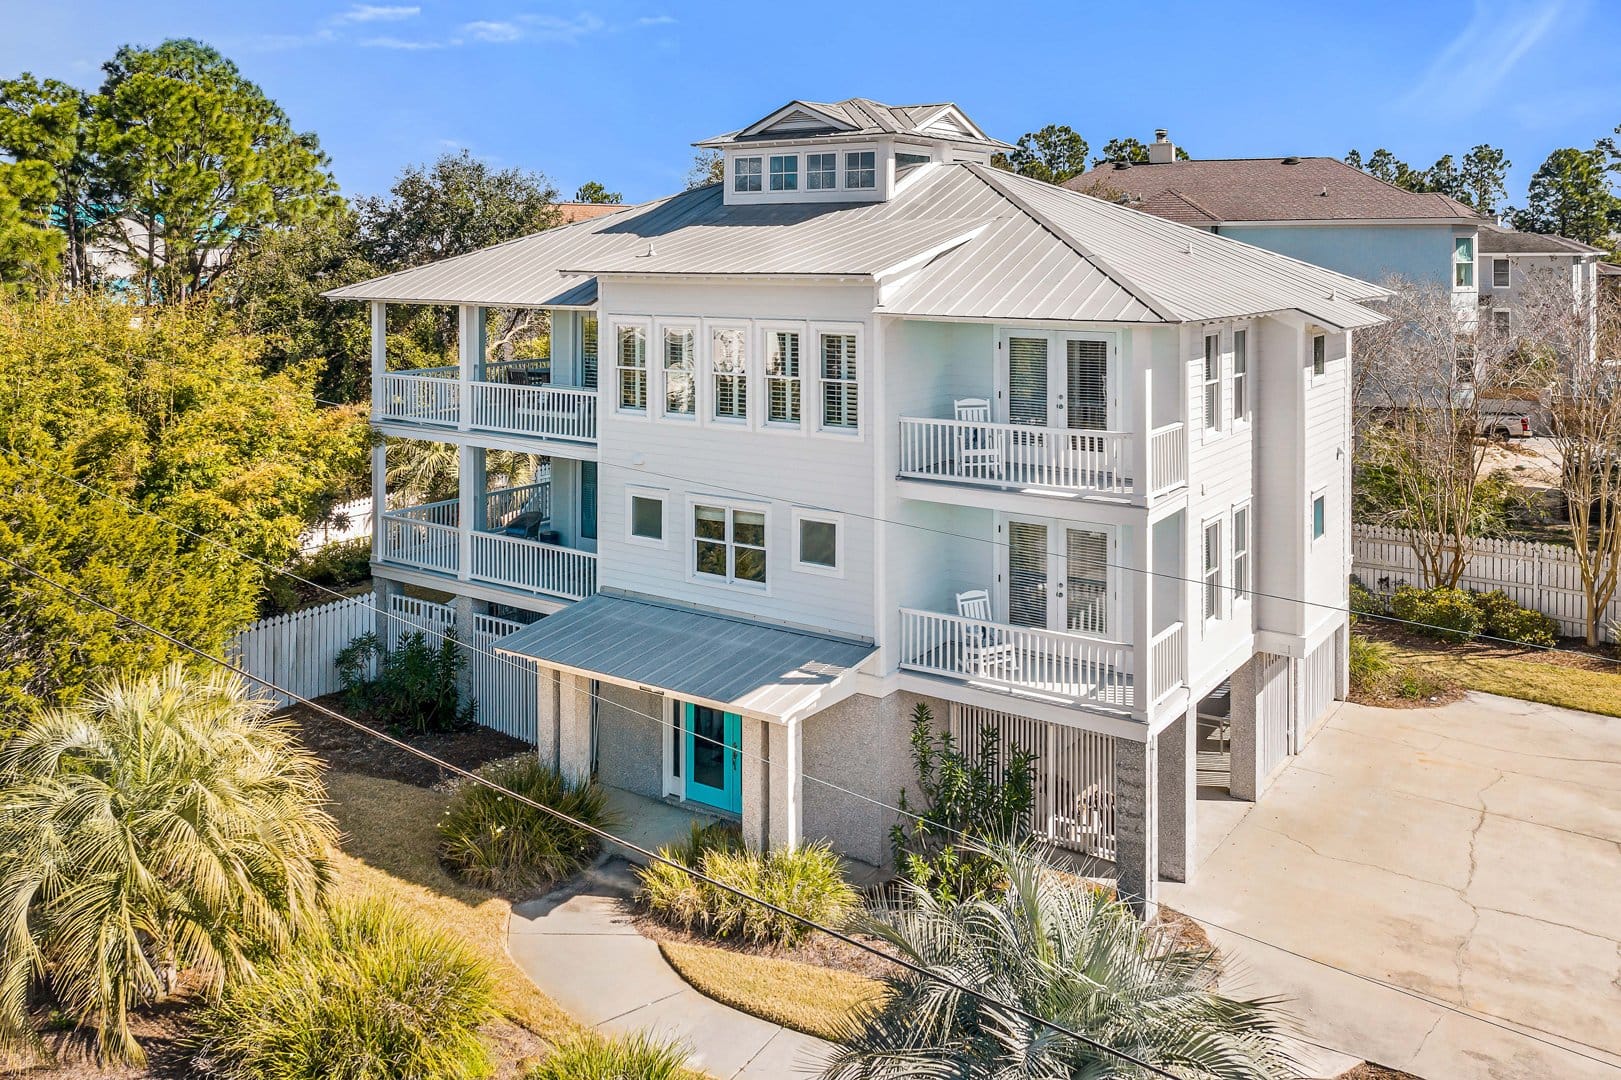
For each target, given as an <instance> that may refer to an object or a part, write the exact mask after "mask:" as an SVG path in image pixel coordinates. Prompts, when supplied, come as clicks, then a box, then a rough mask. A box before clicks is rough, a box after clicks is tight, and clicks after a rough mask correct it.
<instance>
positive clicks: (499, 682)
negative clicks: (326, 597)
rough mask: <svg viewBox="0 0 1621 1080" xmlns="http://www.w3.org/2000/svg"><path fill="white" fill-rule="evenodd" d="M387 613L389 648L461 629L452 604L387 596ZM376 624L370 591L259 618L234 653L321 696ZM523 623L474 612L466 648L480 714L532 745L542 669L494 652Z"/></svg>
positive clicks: (295, 688) (251, 668) (334, 686)
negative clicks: (413, 637) (343, 659)
mask: <svg viewBox="0 0 1621 1080" xmlns="http://www.w3.org/2000/svg"><path fill="white" fill-rule="evenodd" d="M389 614H390V615H391V616H392V618H390V619H389V620H388V627H387V632H386V633H385V635H384V637H385V639H386V641H387V643H388V647H389V648H390V649H395V648H398V647H399V644H400V642H401V641H403V640H404V638H405V636H406V635H407V634H409V633H411V632H412V630H413V629H415V630H421V631H423V632H424V633H426V634H427V635H428V643H429V644H430V645H432V644H437V643H438V640H439V635H440V634H447V633H450V632H451V631H452V630H454V629H455V628H456V612H455V609H454V608H452V607H450V606H449V605H448V604H436V603H434V602H432V601H431V600H421V599H418V598H416V597H412V596H403V595H398V594H396V595H394V596H391V597H389ZM376 626H377V609H376V608H375V607H374V606H373V602H372V598H371V597H370V596H362V597H356V598H354V599H351V600H336V601H333V602H332V603H330V604H321V605H320V606H318V607H309V608H305V609H303V610H302V611H295V612H292V613H291V614H288V615H277V616H274V617H272V618H268V619H260V620H259V621H258V622H256V623H254V624H253V625H252V626H250V627H248V628H247V629H246V630H244V631H242V632H241V633H240V634H238V635H237V636H236V638H235V639H234V640H233V641H232V642H231V644H230V646H229V649H228V655H229V656H230V657H231V658H232V659H233V660H234V661H235V662H236V663H238V664H239V665H241V667H242V668H243V669H244V670H246V671H248V672H249V673H251V674H252V675H255V676H257V677H259V678H261V679H265V680H268V681H269V682H272V683H274V684H276V685H277V686H280V687H284V688H285V689H287V690H289V691H291V692H292V693H294V694H298V695H299V696H301V697H309V698H314V697H320V696H321V695H323V694H334V693H337V692H338V691H339V690H341V689H343V684H342V682H341V681H340V680H339V678H338V668H337V659H338V653H339V652H340V651H341V650H342V649H343V647H344V646H346V645H348V644H349V643H350V642H351V641H353V640H354V639H355V638H357V637H359V636H360V635H361V634H365V633H370V632H371V631H373V630H375V629H376ZM521 629H523V623H520V622H514V621H513V620H511V619H499V618H496V617H495V616H493V615H475V616H474V617H473V632H472V634H471V635H469V638H468V640H465V641H463V642H462V648H463V650H464V651H465V653H466V655H467V680H468V686H469V689H470V691H471V693H472V696H473V698H474V699H475V700H477V701H478V711H477V714H476V717H475V718H476V719H477V720H478V722H479V723H480V724H483V725H484V726H485V727H489V728H494V729H495V730H496V731H499V732H501V733H502V734H503V735H510V736H512V737H513V738H515V739H521V740H523V741H524V742H527V743H533V742H534V741H535V725H536V723H537V720H538V714H537V708H538V702H537V700H536V697H535V693H536V687H537V686H538V685H539V683H538V674H539V667H538V665H537V664H535V663H534V662H532V661H526V660H524V659H522V658H519V657H511V658H508V657H505V656H496V655H494V653H495V643H496V642H498V641H500V640H501V639H502V638H503V637H505V636H506V635H508V634H510V633H512V632H513V631H515V630H521ZM260 689H261V690H262V689H263V688H262V687H261V688H260ZM264 692H265V693H270V691H264ZM272 696H273V697H274V698H275V699H276V704H277V705H278V706H286V705H291V704H292V700H293V699H292V698H290V697H288V696H287V695H286V694H272Z"/></svg>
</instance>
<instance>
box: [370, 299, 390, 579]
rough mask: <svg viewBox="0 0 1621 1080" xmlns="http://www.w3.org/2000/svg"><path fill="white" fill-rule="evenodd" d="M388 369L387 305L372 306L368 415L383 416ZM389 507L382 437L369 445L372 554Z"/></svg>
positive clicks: (377, 555) (378, 548)
mask: <svg viewBox="0 0 1621 1080" xmlns="http://www.w3.org/2000/svg"><path fill="white" fill-rule="evenodd" d="M387 370H388V305H387V304H383V303H380V302H379V303H373V304H372V306H371V418H372V422H373V423H376V422H377V421H379V420H381V419H382V418H383V404H384V393H385V392H384V390H383V373H384V372H386V371H387ZM387 509H388V446H387V445H386V444H385V443H384V441H383V439H382V437H381V436H379V437H378V439H377V442H376V443H375V444H374V445H373V446H372V448H371V557H372V558H373V559H374V560H380V559H381V558H382V557H383V529H384V524H383V511H385V510H387Z"/></svg>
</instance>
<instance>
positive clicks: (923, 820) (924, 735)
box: [889, 701, 1035, 901]
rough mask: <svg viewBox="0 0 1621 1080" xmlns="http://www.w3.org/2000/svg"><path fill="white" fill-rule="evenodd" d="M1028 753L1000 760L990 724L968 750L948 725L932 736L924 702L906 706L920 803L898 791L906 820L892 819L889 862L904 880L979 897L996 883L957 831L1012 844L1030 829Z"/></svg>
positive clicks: (944, 893) (944, 896)
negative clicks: (975, 749) (916, 806)
mask: <svg viewBox="0 0 1621 1080" xmlns="http://www.w3.org/2000/svg"><path fill="white" fill-rule="evenodd" d="M1034 763H1035V756H1034V755H1032V754H1029V753H1026V752H1025V751H1023V750H1015V751H1014V752H1013V753H1011V754H1009V755H1008V757H1007V760H1006V761H1005V762H1004V761H1002V752H1001V744H1000V740H999V739H998V738H997V737H996V736H995V734H994V733H992V732H991V731H990V730H989V729H987V730H986V732H985V734H984V736H983V737H982V738H981V739H980V740H979V750H978V752H977V753H975V754H973V755H969V754H968V753H966V752H964V751H963V750H961V749H960V748H959V747H958V746H957V741H956V740H955V739H954V738H953V737H952V735H951V733H950V732H941V733H939V734H938V735H937V734H936V733H935V730H934V714H933V713H932V712H931V711H930V709H929V707H928V705H927V704H925V703H924V702H921V701H920V702H918V703H917V705H916V706H915V707H914V708H913V709H912V765H913V767H914V768H915V769H916V771H917V786H918V790H919V791H920V792H922V794H923V799H924V806H923V808H922V810H921V811H919V810H915V809H914V808H913V807H912V806H911V804H910V803H909V801H908V799H907V795H906V792H905V791H904V790H902V791H901V794H900V798H899V800H898V801H897V806H898V807H899V809H900V810H901V812H902V813H903V814H904V815H906V817H905V820H903V821H902V822H900V823H899V824H896V825H894V826H891V828H890V830H889V843H890V848H891V849H892V851H893V852H894V856H895V865H896V866H898V867H899V868H900V870H901V872H902V873H903V874H905V875H906V878H907V880H909V881H911V882H912V883H913V884H914V885H917V886H918V887H919V888H922V889H925V890H927V891H928V892H929V893H931V894H932V895H933V896H934V897H935V898H936V899H938V900H941V901H948V900H954V899H964V898H967V897H970V896H979V895H982V894H983V893H985V892H986V891H987V890H990V889H994V888H996V887H998V886H999V885H1000V878H999V877H998V876H997V874H998V873H999V872H1000V871H999V870H998V868H997V865H996V862H995V860H993V859H990V858H988V857H987V856H986V855H985V854H984V853H982V852H979V851H977V850H975V849H974V848H973V847H972V846H968V847H965V846H964V844H963V840H964V838H965V837H966V838H969V839H971V840H975V841H980V842H983V843H1008V844H1018V843H1019V842H1020V841H1022V840H1023V839H1024V838H1025V837H1026V836H1028V835H1029V833H1030V814H1031V809H1032V807H1033V806H1034V805H1035V767H1034Z"/></svg>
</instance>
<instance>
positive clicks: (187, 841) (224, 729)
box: [0, 664, 338, 1064]
mask: <svg viewBox="0 0 1621 1080" xmlns="http://www.w3.org/2000/svg"><path fill="white" fill-rule="evenodd" d="M272 707H273V706H272V703H271V702H269V701H268V700H266V699H264V698H260V697H257V696H255V695H254V694H253V693H252V692H250V690H249V689H248V686H247V684H246V683H245V682H243V681H242V680H241V679H239V678H237V677H236V676H234V675H231V674H228V673H226V672H223V671H213V672H210V673H209V674H206V675H199V674H196V673H193V672H191V671H189V670H187V669H186V668H184V667H182V666H180V665H178V664H177V665H174V666H172V667H170V668H168V669H167V670H165V671H164V672H162V673H161V674H159V675H154V676H151V677H148V678H144V679H138V680H132V681H120V680H115V681H112V682H109V683H106V684H104V685H102V686H99V687H96V688H93V689H91V690H90V691H89V692H88V693H87V695H86V696H85V697H84V698H81V699H80V701H79V703H78V704H77V705H75V706H73V707H72V708H67V709H60V710H55V711H50V712H44V713H41V714H39V715H37V716H35V717H33V718H32V719H30V720H28V721H27V722H26V723H25V724H24V726H23V727H22V729H21V730H20V731H19V732H18V733H17V734H16V735H14V736H12V737H11V738H9V739H7V740H6V742H5V743H4V745H3V746H0V905H3V906H4V909H5V910H6V911H7V912H8V913H9V914H8V916H7V918H6V919H5V920H4V922H3V924H0V1042H3V1043H4V1044H5V1045H7V1046H8V1047H12V1048H15V1047H18V1046H20V1045H24V1044H28V1043H30V1042H31V1041H32V1033H31V1031H30V1028H29V1012H30V1008H31V1007H32V1006H33V1005H35V1004H41V1003H49V1004H50V1005H52V1006H54V1008H55V1009H56V1010H57V1011H59V1013H60V1014H61V1015H62V1016H63V1017H64V1018H66V1019H67V1020H68V1021H69V1022H71V1023H72V1024H73V1025H74V1026H77V1027H79V1028H80V1029H81V1030H83V1031H84V1032H86V1033H87V1037H89V1038H90V1039H91V1040H92V1041H93V1042H94V1045H95V1048H96V1050H97V1052H98V1055H99V1056H100V1057H101V1058H102V1059H103V1060H104V1061H105V1060H110V1061H122V1062H126V1063H131V1064H138V1063H140V1062H142V1061H143V1060H144V1058H145V1055H144V1053H143V1052H142V1050H141V1047H140V1045H139V1044H138V1043H137V1041H136V1039H135V1036H134V1034H133V1033H132V1032H131V1030H130V1025H129V1014H130V1011H131V1010H132V1009H135V1008H137V1007H139V1006H142V1005H146V1004H149V1003H151V1002H154V1001H157V1000H159V999H161V998H163V997H165V996H167V995H169V994H172V993H173V992H174V991H175V987H176V983H177V981H178V979H179V977H180V975H181V974H182V973H185V972H189V973H191V975H192V976H193V977H194V978H196V979H198V980H199V981H200V982H201V983H202V985H203V986H204V987H205V991H206V992H207V993H208V994H211V995H212V994H218V993H220V992H222V991H224V990H226V989H227V988H228V987H229V986H230V985H231V984H232V983H234V982H236V981H238V980H242V979H246V978H248V977H250V976H251V975H252V972H253V970H254V968H255V966H256V965H257V964H258V963H260V962H261V960H262V958H263V957H265V956H269V955H274V954H276V953H277V952H279V951H281V950H283V949H285V948H287V947H288V945H289V944H290V942H292V941H293V939H294V938H295V937H296V936H298V935H299V934H301V933H304V932H307V931H309V930H311V929H312V928H314V927H316V926H317V925H319V921H320V912H321V906H322V903H323V901H324V899H325V897H326V893H327V891H328V888H329V886H330V884H331V880H332V872H331V866H330V863H329V861H328V852H329V851H330V849H331V848H332V847H333V846H334V845H335V844H336V842H337V839H338V830H337V827H336V826H335V825H334V823H333V821H332V819H331V818H330V817H328V816H327V814H326V813H325V811H324V810H323V809H322V803H323V801H324V796H323V794H322V790H321V783H320V768H319V764H318V763H317V761H316V759H315V758H314V757H313V756H311V755H310V754H309V753H308V752H306V751H305V750H304V749H302V748H301V747H300V746H299V745H298V743H297V742H296V741H295V739H294V737H293V727H292V725H291V724H289V723H287V722H286V721H284V720H279V719H275V718H273V717H272V716H271V715H270V713H271V709H272Z"/></svg>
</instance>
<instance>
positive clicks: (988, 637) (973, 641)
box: [957, 589, 1019, 679]
mask: <svg viewBox="0 0 1621 1080" xmlns="http://www.w3.org/2000/svg"><path fill="white" fill-rule="evenodd" d="M957 615H958V617H959V618H963V619H973V620H975V621H976V622H979V623H982V624H986V623H990V622H992V617H991V594H990V593H988V592H986V591H985V590H984V589H970V590H969V591H968V592H963V593H958V594H957ZM959 629H960V630H961V631H962V637H961V639H960V641H959V643H958V644H959V647H960V648H961V650H962V660H963V670H965V671H967V672H969V673H970V674H973V675H977V676H979V677H980V678H986V679H988V678H994V677H995V676H996V674H997V673H1000V674H1001V675H1002V677H1003V678H1008V677H1011V676H1012V675H1014V674H1015V673H1016V672H1017V671H1018V670H1019V648H1018V644H1017V643H1016V642H1015V641H1014V640H1013V635H1012V634H1011V633H1009V632H1008V630H1007V629H1006V628H1005V627H1000V626H989V625H980V626H962V627H959Z"/></svg>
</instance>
